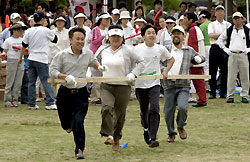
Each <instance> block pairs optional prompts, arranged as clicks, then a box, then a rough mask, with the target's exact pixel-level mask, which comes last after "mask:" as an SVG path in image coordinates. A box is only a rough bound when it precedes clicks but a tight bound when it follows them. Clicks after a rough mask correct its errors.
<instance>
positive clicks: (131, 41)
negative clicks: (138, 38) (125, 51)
mask: <svg viewBox="0 0 250 162" xmlns="http://www.w3.org/2000/svg"><path fill="white" fill-rule="evenodd" d="M123 34H124V38H128V37H130V36H133V35H135V34H136V32H135V29H134V28H132V27H130V26H128V27H126V28H123ZM125 44H126V45H133V44H135V37H133V38H130V39H127V40H125Z"/></svg>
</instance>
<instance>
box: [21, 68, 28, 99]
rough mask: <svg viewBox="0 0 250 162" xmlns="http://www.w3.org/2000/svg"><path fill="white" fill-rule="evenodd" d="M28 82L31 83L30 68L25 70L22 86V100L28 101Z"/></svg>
mask: <svg viewBox="0 0 250 162" xmlns="http://www.w3.org/2000/svg"><path fill="white" fill-rule="evenodd" d="M28 84H29V75H28V70H27V69H25V70H24V75H23V81H22V87H21V102H24V103H28Z"/></svg>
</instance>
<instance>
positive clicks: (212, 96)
mask: <svg viewBox="0 0 250 162" xmlns="http://www.w3.org/2000/svg"><path fill="white" fill-rule="evenodd" d="M208 99H216V96H214V95H210V96H209V97H208Z"/></svg>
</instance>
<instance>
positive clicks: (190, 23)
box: [184, 12, 207, 107]
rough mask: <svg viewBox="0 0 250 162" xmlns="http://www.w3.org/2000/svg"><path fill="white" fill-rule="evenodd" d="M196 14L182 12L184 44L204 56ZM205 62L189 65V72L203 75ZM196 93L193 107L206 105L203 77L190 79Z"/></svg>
mask: <svg viewBox="0 0 250 162" xmlns="http://www.w3.org/2000/svg"><path fill="white" fill-rule="evenodd" d="M196 21H197V16H196V14H195V13H193V12H186V13H185V14H184V24H185V26H187V28H188V31H187V36H186V44H187V45H188V46H191V47H192V48H193V49H194V50H195V51H196V52H198V53H199V54H200V55H201V56H203V57H205V45H204V36H203V34H202V31H201V30H200V28H199V27H198V26H197V24H196V23H195V22H196ZM204 65H205V64H200V65H193V66H191V67H190V73H191V74H194V75H203V67H204ZM192 82H193V84H194V87H195V90H196V93H197V95H198V97H199V99H198V101H197V104H196V105H192V106H193V107H205V106H207V99H206V88H205V81H204V79H192Z"/></svg>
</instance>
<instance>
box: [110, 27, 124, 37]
mask: <svg viewBox="0 0 250 162" xmlns="http://www.w3.org/2000/svg"><path fill="white" fill-rule="evenodd" d="M108 35H109V36H112V35H118V36H120V37H123V31H122V30H121V29H110V30H109V31H108Z"/></svg>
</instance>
